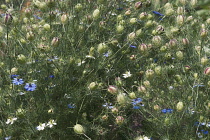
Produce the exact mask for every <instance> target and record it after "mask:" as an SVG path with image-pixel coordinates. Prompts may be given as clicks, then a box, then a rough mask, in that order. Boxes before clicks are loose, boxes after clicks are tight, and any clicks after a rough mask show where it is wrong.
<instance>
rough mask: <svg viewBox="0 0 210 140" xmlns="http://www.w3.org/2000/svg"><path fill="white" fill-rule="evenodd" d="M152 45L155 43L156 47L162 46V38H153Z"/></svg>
mask: <svg viewBox="0 0 210 140" xmlns="http://www.w3.org/2000/svg"><path fill="white" fill-rule="evenodd" d="M152 43H153V44H154V45H157V46H159V45H161V43H162V39H161V37H160V36H154V37H153V38H152Z"/></svg>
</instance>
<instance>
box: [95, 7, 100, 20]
mask: <svg viewBox="0 0 210 140" xmlns="http://www.w3.org/2000/svg"><path fill="white" fill-rule="evenodd" d="M99 16H100V10H99V9H95V10H94V11H93V18H94V19H97V18H99Z"/></svg>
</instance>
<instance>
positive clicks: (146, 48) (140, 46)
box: [138, 43, 149, 52]
mask: <svg viewBox="0 0 210 140" xmlns="http://www.w3.org/2000/svg"><path fill="white" fill-rule="evenodd" d="M138 49H139V50H140V51H141V52H147V51H148V49H149V47H148V46H147V45H146V44H144V43H143V44H141V45H139V46H138Z"/></svg>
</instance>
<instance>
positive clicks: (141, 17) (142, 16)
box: [139, 12, 148, 20]
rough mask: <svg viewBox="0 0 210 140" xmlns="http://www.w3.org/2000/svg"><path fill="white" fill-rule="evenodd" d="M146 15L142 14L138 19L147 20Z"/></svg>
mask: <svg viewBox="0 0 210 140" xmlns="http://www.w3.org/2000/svg"><path fill="white" fill-rule="evenodd" d="M147 15H148V14H147V13H146V12H142V13H141V14H140V15H139V19H141V20H144V19H146V18H147Z"/></svg>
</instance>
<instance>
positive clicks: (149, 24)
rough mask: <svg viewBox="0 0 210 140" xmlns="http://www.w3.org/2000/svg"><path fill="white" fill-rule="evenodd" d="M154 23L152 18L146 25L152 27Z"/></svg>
mask: <svg viewBox="0 0 210 140" xmlns="http://www.w3.org/2000/svg"><path fill="white" fill-rule="evenodd" d="M152 25H153V21H152V20H148V21H147V22H146V23H145V25H144V26H145V27H146V28H149V27H151V26H152Z"/></svg>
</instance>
